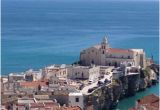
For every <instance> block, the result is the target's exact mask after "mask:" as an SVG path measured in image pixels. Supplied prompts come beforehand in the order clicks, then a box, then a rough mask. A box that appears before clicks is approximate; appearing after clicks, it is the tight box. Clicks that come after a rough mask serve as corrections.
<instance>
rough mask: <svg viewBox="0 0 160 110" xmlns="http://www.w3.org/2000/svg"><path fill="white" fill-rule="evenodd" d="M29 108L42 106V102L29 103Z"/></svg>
mask: <svg viewBox="0 0 160 110" xmlns="http://www.w3.org/2000/svg"><path fill="white" fill-rule="evenodd" d="M30 108H44V104H43V103H31V104H30Z"/></svg>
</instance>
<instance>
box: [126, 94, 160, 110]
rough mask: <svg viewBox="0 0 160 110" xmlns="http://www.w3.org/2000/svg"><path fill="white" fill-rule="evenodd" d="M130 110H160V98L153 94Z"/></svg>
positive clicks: (137, 102)
mask: <svg viewBox="0 0 160 110" xmlns="http://www.w3.org/2000/svg"><path fill="white" fill-rule="evenodd" d="M129 110H159V97H158V96H156V95H154V94H151V95H148V96H145V97H143V98H142V99H139V100H137V101H136V104H135V107H134V108H130V109H129Z"/></svg>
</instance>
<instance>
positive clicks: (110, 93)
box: [85, 65, 159, 110]
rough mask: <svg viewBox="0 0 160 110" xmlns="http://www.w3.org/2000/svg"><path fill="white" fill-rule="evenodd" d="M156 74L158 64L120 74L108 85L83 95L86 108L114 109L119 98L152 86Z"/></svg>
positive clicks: (156, 78)
mask: <svg viewBox="0 0 160 110" xmlns="http://www.w3.org/2000/svg"><path fill="white" fill-rule="evenodd" d="M152 71H153V72H152ZM153 76H154V77H153ZM158 76H159V66H158V65H151V66H149V67H147V68H146V69H140V74H133V75H127V76H122V77H120V78H119V79H118V80H113V81H112V84H110V85H109V86H104V87H102V88H101V89H98V90H96V91H95V92H94V93H93V94H91V95H89V96H86V97H85V101H86V110H114V109H115V108H116V106H117V103H118V101H119V100H121V99H123V98H125V97H129V96H133V95H135V94H136V92H137V91H141V90H145V89H146V88H147V87H150V86H152V85H153V84H154V83H153V82H154V81H158ZM87 107H90V108H89V109H87Z"/></svg>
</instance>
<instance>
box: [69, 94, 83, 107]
mask: <svg viewBox="0 0 160 110" xmlns="http://www.w3.org/2000/svg"><path fill="white" fill-rule="evenodd" d="M69 106H79V107H80V108H81V109H82V110H84V99H83V94H82V93H69Z"/></svg>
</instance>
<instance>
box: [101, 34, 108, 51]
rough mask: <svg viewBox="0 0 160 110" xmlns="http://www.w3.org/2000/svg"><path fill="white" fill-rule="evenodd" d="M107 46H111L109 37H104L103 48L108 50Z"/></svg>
mask: <svg viewBox="0 0 160 110" xmlns="http://www.w3.org/2000/svg"><path fill="white" fill-rule="evenodd" d="M107 48H109V44H108V39H107V37H104V38H103V39H102V42H101V49H102V50H106V49H107Z"/></svg>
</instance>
